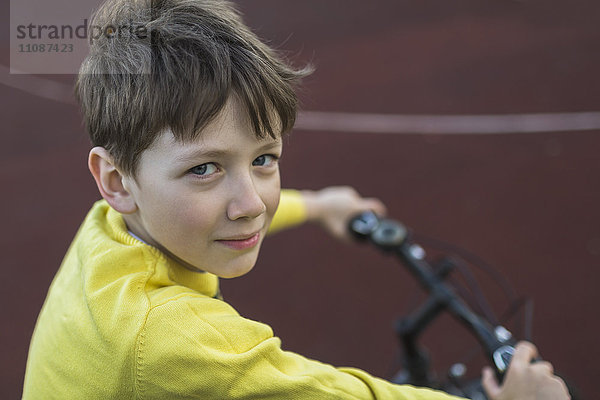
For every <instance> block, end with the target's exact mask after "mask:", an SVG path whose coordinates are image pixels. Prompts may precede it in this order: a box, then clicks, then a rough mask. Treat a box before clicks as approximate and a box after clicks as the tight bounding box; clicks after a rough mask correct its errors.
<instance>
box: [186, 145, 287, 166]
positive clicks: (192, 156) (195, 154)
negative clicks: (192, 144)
mask: <svg viewBox="0 0 600 400" xmlns="http://www.w3.org/2000/svg"><path fill="white" fill-rule="evenodd" d="M280 146H281V142H280V141H276V142H275V141H273V142H269V143H266V144H264V145H263V146H261V147H259V148H257V149H256V151H257V152H259V153H260V152H263V151H269V150H274V149H276V148H278V147H280ZM231 154H232V152H231V151H228V150H225V149H198V150H194V151H190V152H189V153H187V154H182V155H181V156H179V157H177V159H176V161H177V162H188V161H194V160H197V159H200V158H223V157H227V156H229V155H231Z"/></svg>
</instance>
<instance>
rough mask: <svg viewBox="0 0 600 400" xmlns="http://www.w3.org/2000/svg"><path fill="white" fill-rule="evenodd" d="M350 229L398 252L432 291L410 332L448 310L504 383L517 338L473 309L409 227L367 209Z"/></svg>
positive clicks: (419, 279)
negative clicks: (446, 280)
mask: <svg viewBox="0 0 600 400" xmlns="http://www.w3.org/2000/svg"><path fill="white" fill-rule="evenodd" d="M349 228H350V231H351V232H352V233H353V235H354V236H356V237H357V238H358V239H363V240H364V239H368V240H370V241H371V242H373V243H374V244H375V245H376V246H377V247H379V248H381V249H383V250H385V251H390V252H393V253H395V254H396V255H397V256H398V257H399V258H400V259H401V260H402V261H403V263H404V264H405V265H406V266H407V267H408V269H409V271H410V272H411V273H412V274H413V275H414V276H415V277H416V278H417V280H418V281H419V283H420V284H421V286H423V287H424V289H425V290H427V291H428V292H429V293H430V301H428V302H427V303H426V304H425V306H424V307H422V309H421V310H419V312H418V313H417V314H416V316H415V317H414V318H413V319H412V320H411V321H410V322H411V324H410V328H408V329H407V331H409V332H407V335H410V336H414V335H416V334H417V333H418V332H419V331H420V330H421V329H423V328H424V327H425V325H426V324H427V323H428V322H429V321H430V320H431V319H433V317H435V316H436V315H437V314H438V313H439V312H441V311H443V310H447V311H449V312H450V314H451V315H453V316H454V317H455V318H457V319H458V320H459V321H461V322H462V323H463V324H464V325H466V326H467V328H469V330H470V331H471V332H472V333H473V334H474V335H475V337H476V338H477V339H478V341H479V342H480V343H481V345H482V346H483V348H484V350H485V353H486V354H487V356H488V358H489V359H490V363H491V364H492V365H493V366H494V367H495V370H496V376H497V377H498V381H499V382H501V381H502V378H503V375H504V373H505V372H506V370H507V368H508V365H509V363H510V360H511V358H512V355H513V353H514V350H515V348H514V347H515V344H516V341H515V340H514V339H513V337H512V335H511V333H510V332H509V331H508V330H507V329H506V328H504V327H503V326H496V327H494V326H492V324H490V323H489V322H488V321H487V320H486V319H484V318H483V317H481V316H480V315H478V314H476V313H475V312H473V311H472V310H471V309H470V308H469V306H468V305H467V304H466V303H465V302H464V301H463V300H462V299H461V298H460V297H459V296H458V295H457V294H456V293H455V291H454V290H453V288H452V287H451V286H450V285H448V284H446V283H444V281H443V277H441V276H440V275H439V274H438V273H436V272H435V271H434V269H433V268H432V267H431V265H430V264H429V263H428V262H427V261H426V260H425V251H424V250H423V248H422V247H421V246H419V245H418V244H416V243H412V242H411V240H410V232H409V230H408V229H407V228H406V227H405V226H404V225H402V224H401V223H399V222H397V221H394V220H391V219H386V218H379V217H378V216H377V215H375V214H374V213H372V212H365V213H362V214H360V215H358V216H356V217H355V218H353V219H352V220H351V221H350V224H349Z"/></svg>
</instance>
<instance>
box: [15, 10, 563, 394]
mask: <svg viewBox="0 0 600 400" xmlns="http://www.w3.org/2000/svg"><path fill="white" fill-rule="evenodd" d="M126 23H136V24H139V25H141V26H143V28H144V29H145V30H142V31H147V32H149V35H150V37H149V39H150V40H146V39H148V38H146V37H141V36H140V37H136V36H133V35H130V36H128V37H126V38H122V37H115V36H108V35H107V36H105V37H100V38H97V39H95V40H94V41H93V42H92V48H91V51H90V55H89V56H88V57H87V59H86V60H85V61H84V63H83V65H82V67H81V71H80V75H79V79H78V83H77V94H78V97H79V100H80V103H81V106H82V110H83V114H84V118H85V121H86V125H87V128H88V130H89V132H90V135H91V138H92V142H93V144H94V148H93V149H92V150H91V151H90V155H89V168H90V171H91V173H92V175H93V177H94V179H95V180H96V183H97V185H98V189H99V191H100V193H101V195H102V197H103V198H104V200H102V201H100V202H98V203H96V204H95V205H94V206H93V208H92V209H91V211H90V213H89V214H88V216H87V217H86V219H85V221H84V222H83V224H82V226H81V228H80V230H79V232H78V233H77V236H76V237H75V239H74V241H73V244H72V245H71V247H70V249H69V251H68V253H67V255H66V256H65V259H64V261H63V264H62V266H61V268H60V271H59V272H58V274H57V276H56V278H55V280H54V282H53V283H52V287H51V288H50V291H49V294H48V298H47V300H46V302H45V304H44V307H43V309H42V312H41V314H40V317H39V319H38V323H37V326H36V331H35V333H34V337H33V339H32V343H31V348H30V353H29V359H28V366H27V372H26V377H25V387H24V398H25V399H51V398H57V399H70V398H73V399H129V398H131V399H134V398H135V399H188V398H189V399H191V398H196V399H236V398H258V399H296V398H298V399H330V398H331V399H334V398H335V399H338V398H350V399H370V398H379V399H391V398H399V399H450V398H451V396H448V395H445V394H443V393H439V392H435V391H432V390H426V389H416V388H412V387H402V386H396V385H392V384H390V383H387V382H385V381H383V380H380V379H377V378H374V377H372V376H370V375H368V374H367V373H365V372H362V371H360V370H356V369H351V368H345V369H342V368H340V369H336V368H334V367H332V366H329V365H325V364H322V363H319V362H317V361H312V360H308V359H306V358H304V357H302V356H300V355H298V354H295V353H291V352H285V351H283V350H282V349H281V348H280V342H279V339H277V338H276V337H274V336H273V332H272V331H271V329H270V328H269V327H268V326H266V325H264V324H261V323H258V322H254V321H250V320H247V319H244V318H243V317H241V316H240V315H239V314H237V312H236V311H235V310H234V309H233V308H232V307H231V306H229V305H228V304H227V303H226V302H224V301H223V300H222V299H221V296H220V293H219V289H218V278H219V277H221V278H233V277H238V276H242V275H244V274H246V273H247V272H249V271H250V270H251V269H252V268H253V266H254V264H255V262H256V258H257V256H258V251H259V248H260V245H261V243H262V240H263V239H264V237H265V235H266V233H267V230H270V231H271V232H273V231H275V230H277V229H282V228H285V227H289V226H292V225H296V224H299V223H301V222H304V221H305V220H307V219H312V220H315V221H319V222H321V223H323V224H324V225H325V226H326V227H328V229H330V230H331V231H332V232H334V233H336V234H337V235H339V236H343V232H344V227H345V224H346V218H347V216H348V215H351V214H353V213H355V212H357V211H359V210H363V209H375V210H376V211H378V212H380V213H383V212H384V211H385V210H384V208H383V206H382V205H381V203H379V202H378V201H376V200H368V199H361V198H359V197H358V196H357V195H356V193H354V192H352V191H351V190H349V189H339V188H338V189H336V188H333V189H328V190H325V191H322V192H317V193H311V192H302V193H300V192H295V191H283V192H280V184H279V170H278V164H277V160H278V158H279V157H280V156H281V152H282V135H283V134H285V133H286V132H288V131H289V130H290V129H291V128H292V126H293V123H294V118H295V112H296V97H295V94H294V90H293V88H294V85H295V84H296V82H297V81H298V80H299V79H300V78H301V77H302V76H303V75H305V74H306V73H307V72H308V71H306V70H303V71H296V70H293V69H292V68H290V67H289V66H287V65H286V64H285V63H283V62H282V61H281V59H279V58H278V57H277V56H276V55H275V54H274V53H273V52H272V50H270V49H269V48H268V47H267V46H265V45H264V44H263V43H261V42H260V41H259V40H258V39H257V38H256V36H254V34H252V33H251V32H250V31H249V30H248V29H247V28H246V27H245V26H244V25H243V24H242V23H241V20H240V18H239V16H238V15H237V13H236V12H235V11H234V9H233V8H232V6H231V5H230V4H229V3H226V2H223V1H215V0H212V1H208V0H207V1H200V0H157V1H154V2H152V5H151V6H150V5H149V4H145V3H144V2H141V1H125V0H114V1H109V2H107V3H106V4H105V5H104V6H103V7H102V8H101V10H100V11H99V12H98V14H97V15H96V18H95V20H94V24H95V25H97V26H109V25H111V26H122V25H124V24H126ZM130 32H133V30H130ZM135 32H140V31H138V30H136V31H135ZM140 72H144V73H140ZM278 206H279V209H278ZM276 210H277V213H276ZM534 356H535V349H534V348H533V347H532V346H531V345H528V344H522V345H520V346H519V347H518V349H517V353H516V354H515V357H514V358H515V362H514V363H513V366H511V370H510V372H509V373H508V375H507V379H506V382H507V383H506V387H502V388H500V387H498V386H497V385H496V384H495V382H494V381H493V378H492V377H491V376H490V375H489V374H488V375H486V378H485V382H484V383H485V385H486V388H488V390H489V392H490V395H491V396H492V398H493V399H498V400H503V399H517V398H538V399H541V398H544V399H563V398H567V395H566V392H565V391H564V388H563V387H562V384H561V382H560V381H558V380H557V379H555V378H553V377H552V374H551V370H550V366H549V365H548V364H545V363H540V364H537V365H535V366H530V365H529V361H530V360H531V359H532V357H534ZM515 365H516V367H514V366H515ZM519 396H522V397H519ZM534 396H538V397H534ZM541 396H545V397H541Z"/></svg>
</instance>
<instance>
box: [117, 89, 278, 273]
mask: <svg viewBox="0 0 600 400" xmlns="http://www.w3.org/2000/svg"><path fill="white" fill-rule="evenodd" d="M281 151H282V146H281V140H274V139H272V138H270V137H267V138H266V139H263V140H259V139H257V138H256V137H255V135H254V133H253V132H252V130H251V128H250V125H249V124H248V123H247V119H246V114H245V112H244V111H243V109H242V108H241V107H240V106H239V105H238V104H237V102H236V101H234V100H230V101H229V102H228V104H227V106H226V107H225V109H224V110H223V112H222V113H221V114H220V115H219V116H218V117H217V118H216V119H215V120H214V121H213V122H212V123H210V124H209V125H208V126H207V127H206V128H205V129H204V130H203V132H202V133H201V135H200V137H199V138H198V140H196V141H193V142H191V143H190V142H186V143H182V142H178V141H176V140H175V138H174V137H173V134H172V133H171V132H170V131H167V132H165V133H163V134H162V135H161V136H160V137H158V138H157V140H156V142H155V143H154V144H153V145H152V146H151V147H150V148H148V149H147V150H145V151H144V152H143V153H142V156H141V158H140V161H139V166H138V173H137V176H136V178H135V179H134V178H133V177H125V178H124V180H123V184H124V185H125V187H126V188H127V189H128V191H129V192H130V193H131V195H132V196H133V198H134V200H135V202H136V204H137V207H138V209H137V211H136V212H135V213H133V214H126V215H124V218H125V222H126V223H127V226H128V228H129V229H130V230H131V231H132V232H133V233H134V234H136V235H137V236H139V237H140V238H142V239H143V240H144V241H145V242H147V243H148V244H151V245H153V246H155V247H157V248H159V249H161V250H162V251H163V252H165V253H167V254H168V255H170V256H171V257H173V258H175V259H177V260H179V261H181V262H183V263H184V264H187V266H188V267H189V266H192V267H195V268H197V269H200V270H203V271H207V272H211V273H213V274H215V275H217V276H220V277H223V278H231V277H236V276H240V275H243V274H245V273H247V272H248V271H250V270H251V269H252V267H253V266H254V264H255V262H256V258H257V256H258V252H259V248H260V245H261V243H262V240H263V239H264V237H265V234H266V231H267V228H268V227H269V224H270V223H271V220H272V218H273V214H275V210H276V209H277V205H278V204H279V190H280V183H279V167H278V163H277V160H278V158H279V157H280V156H281Z"/></svg>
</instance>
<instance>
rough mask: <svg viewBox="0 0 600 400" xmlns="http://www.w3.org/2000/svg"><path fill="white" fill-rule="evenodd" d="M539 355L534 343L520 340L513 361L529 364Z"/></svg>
mask: <svg viewBox="0 0 600 400" xmlns="http://www.w3.org/2000/svg"><path fill="white" fill-rule="evenodd" d="M537 355H538V350H537V347H535V345H533V343H529V342H519V343H518V344H517V345H516V347H515V354H513V357H512V360H511V363H517V364H521V365H527V364H529V363H530V362H531V360H533V359H534V358H535V357H537Z"/></svg>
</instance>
